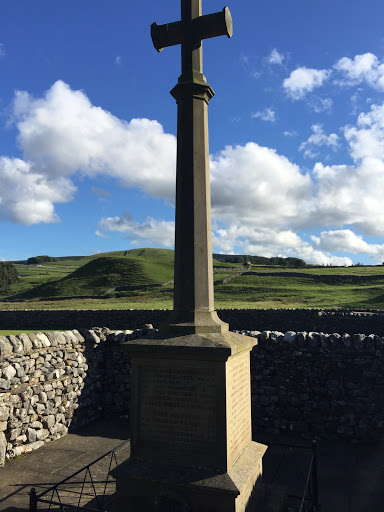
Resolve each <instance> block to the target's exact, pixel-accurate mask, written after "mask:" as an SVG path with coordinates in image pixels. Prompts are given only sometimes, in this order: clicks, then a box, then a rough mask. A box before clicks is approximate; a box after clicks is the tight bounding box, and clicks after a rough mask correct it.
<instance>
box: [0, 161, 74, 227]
mask: <svg viewBox="0 0 384 512" xmlns="http://www.w3.org/2000/svg"><path fill="white" fill-rule="evenodd" d="M0 176H1V180H0V219H3V220H10V221H12V222H16V223H21V224H26V225H32V224H38V223H40V222H45V223H51V222H57V221H58V220H59V218H58V216H57V215H56V214H55V209H54V203H65V202H68V201H70V200H71V199H72V198H73V195H74V193H75V191H76V188H75V186H74V185H73V183H72V182H71V181H70V180H68V179H67V178H65V177H56V178H55V179H49V178H48V177H47V176H45V175H44V174H43V173H41V172H40V171H39V170H38V169H36V168H34V166H33V165H32V164H30V163H28V162H24V161H23V160H21V159H19V158H8V157H0Z"/></svg>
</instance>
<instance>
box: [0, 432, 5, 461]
mask: <svg viewBox="0 0 384 512" xmlns="http://www.w3.org/2000/svg"><path fill="white" fill-rule="evenodd" d="M6 451H7V440H6V438H5V435H4V433H3V432H0V468H1V467H3V466H4V463H5V453H6Z"/></svg>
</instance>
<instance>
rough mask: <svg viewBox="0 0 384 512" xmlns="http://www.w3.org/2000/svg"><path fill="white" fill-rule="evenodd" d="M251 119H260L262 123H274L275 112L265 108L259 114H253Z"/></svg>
mask: <svg viewBox="0 0 384 512" xmlns="http://www.w3.org/2000/svg"><path fill="white" fill-rule="evenodd" d="M252 117H253V118H255V119H261V120H262V121H269V122H270V123H274V122H275V121H276V112H275V111H274V110H273V109H272V108H270V107H269V108H265V109H264V110H261V111H260V112H255V113H254V114H252Z"/></svg>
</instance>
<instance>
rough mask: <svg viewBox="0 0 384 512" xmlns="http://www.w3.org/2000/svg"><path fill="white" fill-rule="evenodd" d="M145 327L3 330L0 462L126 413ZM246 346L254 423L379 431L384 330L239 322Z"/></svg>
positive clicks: (383, 406) (317, 433)
mask: <svg viewBox="0 0 384 512" xmlns="http://www.w3.org/2000/svg"><path fill="white" fill-rule="evenodd" d="M155 332H156V330H155V329H153V328H152V326H151V325H146V326H145V327H144V328H142V329H135V330H127V331H111V330H110V329H108V328H94V329H84V328H83V329H78V330H76V329H75V330H72V331H65V332H46V333H31V334H20V335H18V336H6V337H5V336H0V465H1V464H3V463H4V461H5V460H6V459H11V458H14V457H17V456H18V455H21V454H23V453H26V452H29V451H32V450H34V449H36V448H39V447H40V446H42V445H43V444H44V443H47V442H49V441H53V440H55V439H58V438H59V437H61V436H63V435H65V434H66V433H67V431H68V428H69V427H71V428H73V427H76V426H80V425H84V424H86V423H88V422H90V421H92V420H93V419H96V418H98V417H100V416H102V415H103V414H109V412H110V411H114V412H116V413H118V414H119V415H124V416H127V417H128V416H129V404H130V389H131V381H130V360H129V357H128V355H127V354H126V353H124V352H122V351H121V348H120V344H121V343H122V342H124V341H127V340H129V339H132V338H136V337H140V336H142V335H145V336H152V335H153V334H155ZM240 332H243V333H244V334H247V335H250V336H254V337H257V339H258V344H257V345H256V346H255V347H254V349H253V351H252V354H251V379H252V405H253V411H252V414H253V426H254V430H255V431H256V432H257V431H266V430H267V431H270V432H274V433H279V432H287V431H292V432H297V433H300V434H301V435H303V436H304V437H318V438H328V439H333V438H343V439H364V440H369V439H380V438H384V338H383V337H381V336H378V335H375V334H370V335H364V334H354V335H350V334H337V333H334V334H324V333H322V332H320V333H318V332H312V331H310V332H305V331H295V332H294V331H287V332H285V333H284V334H283V333H282V332H279V331H267V330H266V331H263V332H260V331H248V330H247V331H240Z"/></svg>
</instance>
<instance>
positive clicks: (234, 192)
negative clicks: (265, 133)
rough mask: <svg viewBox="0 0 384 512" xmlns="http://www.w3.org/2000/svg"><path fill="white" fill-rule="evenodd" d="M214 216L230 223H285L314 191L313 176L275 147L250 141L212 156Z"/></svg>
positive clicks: (272, 224)
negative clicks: (262, 145)
mask: <svg viewBox="0 0 384 512" xmlns="http://www.w3.org/2000/svg"><path fill="white" fill-rule="evenodd" d="M210 167H211V184H212V188H211V190H212V208H213V216H214V218H216V219H220V220H221V221H223V222H226V223H228V224H230V223H232V222H235V223H236V224H252V223H257V224H258V225H263V226H266V227H274V226H281V225H285V224H286V223H288V222H290V221H291V219H293V218H295V217H297V216H298V215H299V213H300V211H301V210H302V208H303V207H304V206H303V203H305V201H307V200H309V199H310V197H311V192H312V188H311V187H312V184H311V179H310V176H309V175H308V174H303V173H302V172H301V171H300V169H299V167H298V166H297V165H295V164H292V163H291V162H290V161H289V160H288V159H287V158H285V157H284V156H281V155H279V154H278V153H277V152H276V151H274V150H273V149H269V148H266V147H261V146H259V145H258V144H255V143H253V142H249V143H248V144H246V145H245V146H235V147H234V146H227V147H226V148H225V149H224V150H223V151H221V152H220V153H218V154H216V155H213V156H212V158H211V164H210Z"/></svg>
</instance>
